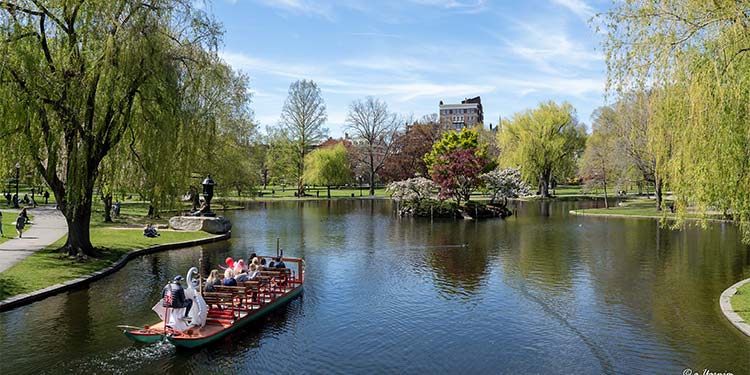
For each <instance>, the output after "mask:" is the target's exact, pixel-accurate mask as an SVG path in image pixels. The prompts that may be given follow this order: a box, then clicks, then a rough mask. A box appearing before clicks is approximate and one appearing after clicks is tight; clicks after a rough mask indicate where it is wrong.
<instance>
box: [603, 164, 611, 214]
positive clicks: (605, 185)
mask: <svg viewBox="0 0 750 375" xmlns="http://www.w3.org/2000/svg"><path fill="white" fill-rule="evenodd" d="M602 184H604V208H609V202H608V201H607V168H604V161H602Z"/></svg>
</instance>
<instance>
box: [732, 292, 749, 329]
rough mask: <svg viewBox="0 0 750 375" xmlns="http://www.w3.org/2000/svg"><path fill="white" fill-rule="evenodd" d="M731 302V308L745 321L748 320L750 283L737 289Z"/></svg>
mask: <svg viewBox="0 0 750 375" xmlns="http://www.w3.org/2000/svg"><path fill="white" fill-rule="evenodd" d="M731 302H732V309H733V310H734V311H735V312H736V313H737V314H739V316H740V317H742V319H744V320H745V321H746V322H750V283H747V284H745V285H743V286H741V287H740V288H739V289H737V293H735V295H734V296H733V297H732V301H731Z"/></svg>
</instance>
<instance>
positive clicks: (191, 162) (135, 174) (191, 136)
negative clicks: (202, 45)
mask: <svg viewBox="0 0 750 375" xmlns="http://www.w3.org/2000/svg"><path fill="white" fill-rule="evenodd" d="M193 53H194V55H195V59H200V60H201V61H206V62H207V63H206V64H205V65H204V66H203V67H202V68H201V69H200V70H193V71H191V72H190V73H192V76H191V79H190V80H187V81H185V83H184V85H183V86H182V87H181V95H180V97H179V102H177V103H176V105H175V106H159V107H157V108H149V109H148V110H144V111H141V112H139V113H138V114H139V115H140V116H143V118H144V121H147V122H148V123H157V122H158V123H160V124H162V126H157V127H151V126H148V127H138V128H136V129H134V130H132V131H129V132H128V133H127V134H126V135H125V136H124V142H122V143H121V145H120V148H124V149H125V152H126V154H127V155H126V158H125V160H124V161H123V162H122V163H121V164H122V165H124V166H127V167H128V168H129V169H130V176H131V184H132V185H131V188H133V189H134V190H135V191H137V192H138V193H139V194H140V195H141V196H142V197H143V198H144V199H146V200H148V201H149V203H150V206H151V213H152V215H153V216H156V215H158V214H159V211H160V209H162V208H165V207H166V208H170V207H172V206H173V204H174V203H175V202H176V201H177V199H178V197H181V196H183V195H185V194H186V192H187V191H188V189H189V186H193V187H195V186H196V185H198V184H199V183H200V181H201V179H202V178H203V177H205V176H206V174H211V175H212V177H213V178H214V180H216V181H217V191H218V192H226V191H228V189H229V188H232V187H233V188H239V189H240V190H242V189H246V188H247V189H249V188H250V186H251V185H253V184H254V182H255V180H256V179H255V178H253V173H252V172H253V171H252V169H253V168H254V166H253V163H252V162H251V161H252V159H251V158H250V151H249V148H250V145H251V143H252V141H253V139H254V136H255V124H254V123H253V121H252V111H251V110H250V109H249V107H248V105H249V103H250V93H249V91H248V89H247V86H246V84H247V79H246V77H245V76H244V75H242V74H238V73H236V72H234V71H232V70H231V69H230V68H229V67H228V66H227V65H226V64H224V63H223V62H222V61H220V60H219V59H218V57H217V56H216V55H215V54H212V53H208V52H206V51H201V50H194V51H193ZM185 73H187V72H185ZM119 154H121V153H118V155H119ZM195 177H199V178H195ZM197 188H198V189H200V186H198V187H197Z"/></svg>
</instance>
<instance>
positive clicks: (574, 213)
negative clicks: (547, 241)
mask: <svg viewBox="0 0 750 375" xmlns="http://www.w3.org/2000/svg"><path fill="white" fill-rule="evenodd" d="M591 210H600V208H592V209H591ZM568 213H569V214H571V215H575V216H590V217H595V216H598V217H614V218H626V219H627V218H631V219H651V220H662V219H666V220H670V221H676V220H677V218H676V217H663V216H648V215H625V214H609V213H593V212H581V211H580V210H570V211H568ZM683 220H686V221H704V220H705V221H708V222H716V223H733V222H734V221H732V220H727V219H714V218H705V219H703V218H699V217H686V218H684V219H683Z"/></svg>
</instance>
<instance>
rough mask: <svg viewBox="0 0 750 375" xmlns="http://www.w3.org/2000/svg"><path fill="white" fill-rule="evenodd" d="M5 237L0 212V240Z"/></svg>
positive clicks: (1, 213) (0, 212)
mask: <svg viewBox="0 0 750 375" xmlns="http://www.w3.org/2000/svg"><path fill="white" fill-rule="evenodd" d="M2 237H5V234H3V212H2V211H0V238H2Z"/></svg>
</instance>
